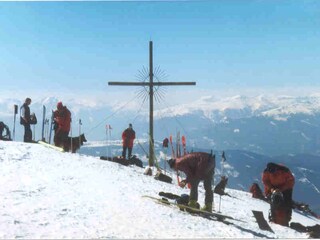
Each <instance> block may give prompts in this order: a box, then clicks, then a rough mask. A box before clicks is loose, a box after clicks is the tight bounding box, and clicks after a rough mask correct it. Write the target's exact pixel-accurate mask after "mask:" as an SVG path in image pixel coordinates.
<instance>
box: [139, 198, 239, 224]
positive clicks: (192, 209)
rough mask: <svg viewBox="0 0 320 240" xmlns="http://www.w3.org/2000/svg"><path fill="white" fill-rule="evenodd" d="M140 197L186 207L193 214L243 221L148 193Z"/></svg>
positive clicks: (182, 207) (181, 207)
mask: <svg viewBox="0 0 320 240" xmlns="http://www.w3.org/2000/svg"><path fill="white" fill-rule="evenodd" d="M142 197H145V198H150V199H153V200H155V201H157V202H159V203H162V204H165V205H174V206H176V207H178V208H180V209H188V210H190V211H191V212H192V213H194V214H197V215H201V216H204V217H213V218H216V219H217V220H221V221H223V220H225V219H231V220H235V221H239V222H244V221H242V220H239V219H235V218H233V217H230V216H227V215H224V214H220V213H216V212H207V211H203V210H201V209H197V208H193V207H189V206H187V205H184V204H178V203H175V202H172V201H170V202H169V201H168V200H167V199H166V198H156V197H152V196H148V195H144V196H142Z"/></svg>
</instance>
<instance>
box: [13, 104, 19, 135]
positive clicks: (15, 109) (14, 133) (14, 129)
mask: <svg viewBox="0 0 320 240" xmlns="http://www.w3.org/2000/svg"><path fill="white" fill-rule="evenodd" d="M13 108H14V116H13V140H15V135H16V116H17V113H18V105H13Z"/></svg>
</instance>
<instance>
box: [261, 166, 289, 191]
mask: <svg viewBox="0 0 320 240" xmlns="http://www.w3.org/2000/svg"><path fill="white" fill-rule="evenodd" d="M262 182H263V184H264V192H265V195H266V196H269V195H270V194H271V189H272V188H273V189H279V190H280V191H281V192H283V191H285V190H288V189H292V188H293V186H294V176H293V175H292V173H291V171H290V170H289V169H288V168H287V167H285V166H282V165H277V164H274V163H268V166H267V168H266V169H265V170H264V172H263V174H262Z"/></svg>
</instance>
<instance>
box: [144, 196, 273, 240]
mask: <svg viewBox="0 0 320 240" xmlns="http://www.w3.org/2000/svg"><path fill="white" fill-rule="evenodd" d="M142 197H143V198H148V199H151V200H153V201H155V202H156V203H159V204H161V205H164V206H168V207H174V208H176V209H180V210H182V211H183V210H185V211H184V212H186V213H189V214H191V215H193V216H200V217H203V218H206V219H208V220H212V221H218V222H222V223H224V224H226V225H233V226H234V227H236V228H238V229H240V230H241V231H244V232H249V233H251V234H253V235H254V236H257V237H262V238H272V237H269V236H267V235H265V234H262V233H258V232H256V231H254V230H251V229H246V228H244V227H241V226H239V225H237V224H236V223H233V222H231V221H230V220H232V221H236V222H242V223H246V222H245V221H243V220H240V219H236V218H233V217H231V216H228V215H225V214H221V213H217V212H207V211H203V210H200V209H196V208H192V207H189V206H187V205H184V204H177V203H175V202H172V201H169V200H168V199H167V198H157V197H153V196H148V195H144V196H142ZM252 212H253V214H254V217H255V219H256V221H257V222H258V226H259V228H260V229H261V230H266V231H269V232H271V233H274V232H273V231H272V229H271V227H270V226H269V224H268V223H267V221H266V220H265V218H264V216H263V213H262V212H261V211H252Z"/></svg>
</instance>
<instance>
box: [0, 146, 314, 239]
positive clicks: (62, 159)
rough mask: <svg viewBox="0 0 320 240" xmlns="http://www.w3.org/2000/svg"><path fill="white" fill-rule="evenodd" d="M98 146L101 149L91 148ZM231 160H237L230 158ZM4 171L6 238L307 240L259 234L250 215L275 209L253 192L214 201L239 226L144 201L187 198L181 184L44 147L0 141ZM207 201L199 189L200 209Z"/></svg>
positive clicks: (298, 215) (306, 218) (295, 217)
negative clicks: (162, 196) (160, 196)
mask: <svg viewBox="0 0 320 240" xmlns="http://www.w3.org/2000/svg"><path fill="white" fill-rule="evenodd" d="M89 146H90V144H88V147H89ZM93 146H97V144H96V143H95V144H94V145H91V149H92V147H93ZM109 150H112V149H109ZM227 158H228V161H229V160H230V161H231V159H232V158H231V156H230V153H228V154H227ZM230 165H231V163H230ZM0 168H1V172H0V179H1V182H2V184H1V187H0V194H1V196H2V201H1V205H0V208H1V211H0V216H1V217H0V238H3V239H13V238H22V239H40V238H41V239H49V238H50V239H62V238H69V239H70V238H76V239H82V238H84V239H92V238H93V239H98V238H112V239H124V238H125V239H186V238H188V239H190V238H192V239H194V238H199V239H204V238H206V239H209V238H250V239H251V238H282V239H287V238H289V239H293V238H299V239H303V238H307V237H308V235H307V234H306V233H299V232H297V231H295V230H293V229H291V228H288V227H283V226H280V225H277V224H273V223H270V226H271V228H272V229H273V231H274V232H269V231H264V230H261V229H259V228H258V224H257V222H256V220H255V218H254V217H253V214H252V212H251V210H258V211H262V212H263V214H264V216H265V218H267V216H268V210H269V205H268V204H267V203H266V202H264V201H261V200H257V199H253V198H252V197H251V194H249V193H248V192H245V191H240V190H234V189H230V188H227V189H226V192H228V193H229V194H230V195H231V196H232V197H228V196H222V198H221V199H220V197H219V195H216V194H215V195H214V207H215V209H216V211H217V210H219V209H220V211H221V213H222V214H225V215H228V216H232V217H233V218H235V219H238V220H241V221H237V220H228V221H229V222H230V223H229V224H225V223H222V222H219V221H212V220H208V219H206V218H201V217H198V216H192V215H190V214H189V213H186V212H182V211H179V210H178V208H176V207H173V206H168V205H161V204H158V203H157V202H155V201H153V200H151V199H148V198H145V197H143V196H144V195H149V196H153V197H158V193H159V192H160V191H163V192H170V193H174V194H177V195H180V194H185V193H186V194H188V193H189V190H188V189H187V188H184V189H181V188H180V187H178V186H177V182H176V179H175V178H173V184H168V183H164V182H160V181H156V180H155V179H154V178H153V177H151V176H146V175H144V174H143V172H144V169H143V168H139V167H136V166H129V167H125V166H123V165H119V164H117V163H111V162H108V161H101V160H100V159H99V158H98V157H93V156H86V155H83V154H71V153H61V152H58V151H56V150H53V149H50V148H47V147H45V146H43V145H40V144H30V143H21V142H3V141H0ZM226 169H227V166H226ZM229 170H230V171H233V170H231V168H229ZM229 170H228V171H229ZM237 171H238V169H237ZM220 200H221V202H220ZM203 201H204V190H203V186H202V184H200V186H199V203H200V204H201V205H202V204H203ZM219 206H220V207H219ZM292 222H298V223H301V224H303V225H305V226H313V225H315V224H319V219H316V218H314V217H312V216H310V215H305V214H304V213H302V212H299V211H296V210H294V211H293V214H292Z"/></svg>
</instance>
